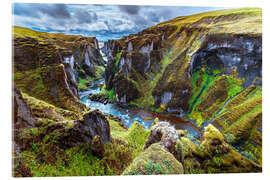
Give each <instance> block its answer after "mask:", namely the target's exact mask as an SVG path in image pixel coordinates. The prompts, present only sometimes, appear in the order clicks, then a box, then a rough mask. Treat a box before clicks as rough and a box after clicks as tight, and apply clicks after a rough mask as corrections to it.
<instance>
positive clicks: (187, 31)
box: [12, 8, 262, 177]
mask: <svg viewBox="0 0 270 180" xmlns="http://www.w3.org/2000/svg"><path fill="white" fill-rule="evenodd" d="M12 40H13V44H12V46H13V64H12V66H13V82H14V83H13V117H12V118H13V164H14V166H13V175H14V176H16V177H25V176H37V177H43V176H93V175H139V174H143V175H147V174H201V173H242V172H245V173H247V172H262V11H261V9H259V8H242V9H233V10H220V11H211V12H206V13H201V14H195V15H190V16H182V17H177V18H175V19H172V20H169V21H166V22H163V23H160V24H158V25H155V26H152V27H149V28H146V29H144V30H142V31H141V32H138V33H137V34H130V35H128V36H123V37H121V38H120V39H114V40H109V41H105V42H99V41H98V40H97V38H96V37H85V36H82V35H65V34H57V33H46V32H39V31H34V30H31V29H27V28H23V27H19V26H13V39H12Z"/></svg>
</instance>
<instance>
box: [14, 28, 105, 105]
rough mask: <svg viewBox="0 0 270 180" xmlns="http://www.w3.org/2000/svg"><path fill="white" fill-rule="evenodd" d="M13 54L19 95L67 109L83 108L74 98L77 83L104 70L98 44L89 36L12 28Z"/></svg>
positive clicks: (76, 95) (76, 98) (76, 96)
mask: <svg viewBox="0 0 270 180" xmlns="http://www.w3.org/2000/svg"><path fill="white" fill-rule="evenodd" d="M13 55H14V57H13V68H14V69H13V70H14V81H15V83H16V84H17V85H18V87H19V88H20V89H21V90H22V91H23V92H25V93H28V94H29V95H31V96H34V97H36V98H38V99H41V100H44V101H46V102H48V103H51V104H53V105H56V106H58V107H61V108H66V109H69V110H83V109H85V107H84V105H83V104H82V103H80V101H79V99H78V97H79V95H78V85H80V80H81V79H85V81H87V80H89V79H91V78H95V77H97V74H96V72H97V69H99V68H103V69H104V60H103V59H102V56H101V54H100V53H99V47H98V42H97V40H96V38H91V37H83V36H71V35H63V34H49V33H42V32H37V31H32V30H29V29H26V28H21V27H14V28H13ZM99 75H100V74H99ZM79 76H80V78H79Z"/></svg>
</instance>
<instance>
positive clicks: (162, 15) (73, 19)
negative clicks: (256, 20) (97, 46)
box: [13, 3, 224, 41]
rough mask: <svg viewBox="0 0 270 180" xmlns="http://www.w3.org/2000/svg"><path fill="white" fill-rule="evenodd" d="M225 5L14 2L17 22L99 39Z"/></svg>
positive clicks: (118, 36) (30, 26)
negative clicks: (187, 5) (188, 5)
mask: <svg viewBox="0 0 270 180" xmlns="http://www.w3.org/2000/svg"><path fill="white" fill-rule="evenodd" d="M218 9H224V8H214V7H183V6H181V7H180V6H178V7H176V6H171V7H168V6H127V5H122V6H120V5H86V4H38V3H14V4H13V24H14V25H17V26H23V27H28V28H31V29H34V30H39V31H44V32H61V33H65V34H81V35H85V36H96V37H97V38H98V40H99V41H106V40H108V39H117V38H120V37H121V36H123V35H128V34H130V33H137V32H139V31H141V30H143V29H144V28H147V27H149V26H153V25H155V24H158V23H160V22H163V21H166V20H169V19H172V18H175V17H178V16H186V15H190V14H196V13H200V12H205V11H211V10H218Z"/></svg>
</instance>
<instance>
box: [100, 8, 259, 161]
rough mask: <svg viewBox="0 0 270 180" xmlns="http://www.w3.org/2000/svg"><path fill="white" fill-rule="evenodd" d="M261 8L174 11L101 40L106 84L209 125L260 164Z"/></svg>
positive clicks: (128, 99)
mask: <svg viewBox="0 0 270 180" xmlns="http://www.w3.org/2000/svg"><path fill="white" fill-rule="evenodd" d="M261 13H262V12H261V9H256V8H243V9H235V10H224V11H214V12H207V13H202V14H197V15H192V16H186V17H179V18H175V19H173V20H170V21H167V22H164V23H161V24H159V25H156V26H153V27H150V28H148V29H145V30H143V31H142V32H140V33H138V34H135V35H129V36H127V37H123V38H121V39H118V40H111V41H108V42H107V43H105V48H104V51H105V53H106V54H107V55H108V56H110V57H111V58H109V59H110V60H109V64H108V66H107V68H106V71H105V80H106V81H105V83H106V88H107V89H108V90H111V89H112V90H113V92H114V95H115V96H116V98H115V99H116V100H117V101H118V102H119V103H124V104H131V105H135V106H138V107H141V108H146V109H151V110H153V111H158V112H169V113H172V114H174V115H178V116H184V115H187V116H188V117H189V118H190V119H191V120H192V121H193V122H194V123H195V124H196V125H197V126H198V127H200V128H203V127H205V126H207V125H208V124H210V123H213V124H215V125H216V126H217V127H219V128H220V129H221V131H222V133H224V134H225V135H226V138H227V139H228V141H230V143H231V144H237V143H238V144H239V143H240V144H241V145H240V146H241V148H240V149H241V150H243V152H244V153H246V154H249V155H250V156H252V159H253V160H256V161H257V162H259V163H261V148H260V147H261V138H259V137H261V121H262V119H261V113H262V112H261V104H262V102H261V98H262V95H261V85H262V14H261ZM121 82H125V83H121ZM119 86H120V87H119ZM232 139H233V140H232ZM254 152H256V153H254ZM249 155H248V156H249ZM254 155H255V156H254Z"/></svg>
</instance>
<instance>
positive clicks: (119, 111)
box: [79, 44, 201, 139]
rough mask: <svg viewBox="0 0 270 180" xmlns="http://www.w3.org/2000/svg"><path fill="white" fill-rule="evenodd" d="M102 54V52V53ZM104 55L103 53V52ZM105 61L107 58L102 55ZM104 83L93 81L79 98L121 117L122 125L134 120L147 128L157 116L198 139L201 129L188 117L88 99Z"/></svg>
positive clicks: (93, 106)
mask: <svg viewBox="0 0 270 180" xmlns="http://www.w3.org/2000/svg"><path fill="white" fill-rule="evenodd" d="M99 46H100V48H102V44H99ZM102 54H103V53H102ZM103 55H104V54H103ZM103 58H104V60H105V61H106V60H107V58H106V57H103ZM103 83H104V79H100V80H97V81H94V82H93V83H92V85H91V86H89V87H88V89H87V90H85V91H81V92H80V93H79V94H80V99H81V101H82V102H83V103H84V104H86V105H87V106H88V107H89V108H91V109H94V108H95V109H99V110H100V111H101V112H103V113H105V114H111V115H114V116H118V117H120V118H121V119H122V121H123V123H124V125H125V126H126V127H128V128H130V127H131V125H132V124H133V123H134V122H135V121H136V122H138V123H140V124H141V125H143V127H144V128H145V129H149V128H150V127H151V124H152V123H153V122H154V120H155V118H157V117H158V118H159V120H160V121H168V122H170V123H171V124H172V125H174V127H175V128H176V129H182V130H187V131H188V135H190V137H191V138H194V139H198V138H200V136H201V131H200V129H199V128H198V127H196V126H195V125H194V124H193V123H192V122H190V121H189V120H188V119H183V118H179V117H175V116H172V115H167V114H162V113H155V112H152V111H148V110H143V109H138V108H133V107H128V108H123V107H120V106H119V105H117V104H110V103H108V104H103V103H100V102H97V101H92V100H90V99H89V96H91V95H93V94H98V93H99V92H100V85H101V84H103Z"/></svg>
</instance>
